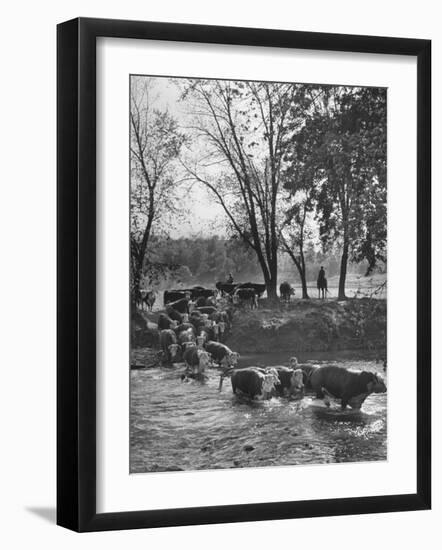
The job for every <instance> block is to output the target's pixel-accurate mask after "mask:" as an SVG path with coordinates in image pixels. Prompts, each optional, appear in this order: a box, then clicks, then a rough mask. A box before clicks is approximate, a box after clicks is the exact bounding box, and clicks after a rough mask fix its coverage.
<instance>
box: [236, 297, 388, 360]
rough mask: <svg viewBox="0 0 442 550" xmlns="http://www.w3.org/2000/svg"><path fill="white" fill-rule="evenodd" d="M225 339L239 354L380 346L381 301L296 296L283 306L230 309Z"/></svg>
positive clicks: (383, 314)
mask: <svg viewBox="0 0 442 550" xmlns="http://www.w3.org/2000/svg"><path fill="white" fill-rule="evenodd" d="M232 324H233V330H232V332H231V334H230V335H229V337H228V340H227V342H226V343H227V344H228V345H229V346H230V347H231V348H232V349H234V350H236V351H239V352H240V353H266V352H268V351H270V350H279V351H287V352H289V353H290V352H296V351H299V352H301V351H302V352H305V351H332V350H353V349H354V350H357V349H361V350H362V349H366V350H371V351H374V352H376V353H379V354H380V355H382V353H383V351H384V350H385V345H386V324H387V307H386V301H385V300H370V299H354V300H347V301H345V302H337V301H331V300H330V301H325V302H322V301H320V300H306V301H303V300H297V301H294V302H292V303H291V304H290V305H289V306H285V305H281V306H279V307H277V308H271V309H270V308H268V307H265V305H264V307H261V308H260V309H258V310H253V311H250V310H247V311H244V310H236V311H235V313H234V317H233V323H232Z"/></svg>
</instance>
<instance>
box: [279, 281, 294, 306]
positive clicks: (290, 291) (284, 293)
mask: <svg viewBox="0 0 442 550" xmlns="http://www.w3.org/2000/svg"><path fill="white" fill-rule="evenodd" d="M279 295H280V296H281V299H282V301H283V302H290V297H291V296H294V295H295V289H294V288H293V287H292V286H291V285H290V283H288V282H287V281H284V282H283V283H281V284H280V285H279Z"/></svg>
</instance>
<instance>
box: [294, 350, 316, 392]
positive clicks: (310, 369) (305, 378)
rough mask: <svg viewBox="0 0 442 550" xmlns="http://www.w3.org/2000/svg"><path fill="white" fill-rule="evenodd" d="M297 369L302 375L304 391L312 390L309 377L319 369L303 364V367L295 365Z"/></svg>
mask: <svg viewBox="0 0 442 550" xmlns="http://www.w3.org/2000/svg"><path fill="white" fill-rule="evenodd" d="M292 359H296V357H295V358H292ZM291 366H292V364H291ZM295 368H296V367H295ZM297 368H299V369H301V371H302V373H303V382H304V388H305V389H306V390H312V389H313V388H312V384H311V376H312V374H313V373H314V372H315V371H316V370H317V369H319V368H321V367H319V366H318V365H309V364H304V365H297Z"/></svg>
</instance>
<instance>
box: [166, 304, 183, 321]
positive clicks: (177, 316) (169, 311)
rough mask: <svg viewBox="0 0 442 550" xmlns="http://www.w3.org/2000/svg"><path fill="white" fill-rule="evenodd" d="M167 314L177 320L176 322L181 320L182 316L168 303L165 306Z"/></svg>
mask: <svg viewBox="0 0 442 550" xmlns="http://www.w3.org/2000/svg"><path fill="white" fill-rule="evenodd" d="M166 313H167V315H168V316H169V317H170V318H171V319H173V320H174V321H178V324H181V323H182V322H183V316H182V315H181V313H179V312H178V311H177V310H176V309H174V308H173V307H172V306H171V305H170V304H169V305H167V306H166Z"/></svg>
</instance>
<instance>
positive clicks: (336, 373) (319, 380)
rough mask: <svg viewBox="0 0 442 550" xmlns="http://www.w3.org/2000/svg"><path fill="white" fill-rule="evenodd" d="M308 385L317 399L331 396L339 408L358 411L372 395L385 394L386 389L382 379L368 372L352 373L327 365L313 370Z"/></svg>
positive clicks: (342, 368)
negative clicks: (336, 401) (348, 407)
mask: <svg viewBox="0 0 442 550" xmlns="http://www.w3.org/2000/svg"><path fill="white" fill-rule="evenodd" d="M310 384H311V387H312V389H313V391H314V392H316V395H317V397H319V398H323V397H324V396H333V397H335V398H337V399H340V400H341V408H342V410H344V409H345V408H346V407H347V405H349V406H350V407H351V408H352V409H357V410H359V409H360V408H361V406H362V403H363V402H364V401H365V399H366V398H367V397H368V396H369V395H370V394H372V393H385V392H386V391H387V387H386V386H385V382H384V381H383V379H382V377H381V376H379V375H378V374H375V373H373V372H368V371H352V370H347V369H345V368H344V367H338V366H335V365H327V366H324V367H319V368H317V369H315V370H314V371H313V372H312V374H311V376H310Z"/></svg>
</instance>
